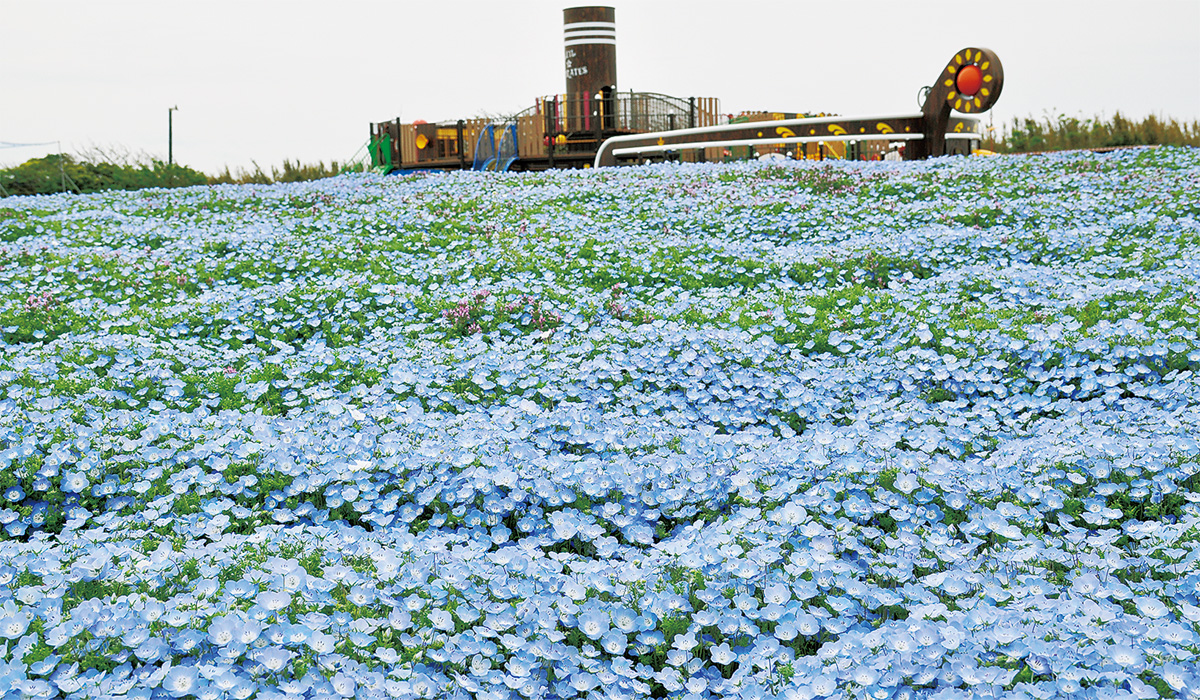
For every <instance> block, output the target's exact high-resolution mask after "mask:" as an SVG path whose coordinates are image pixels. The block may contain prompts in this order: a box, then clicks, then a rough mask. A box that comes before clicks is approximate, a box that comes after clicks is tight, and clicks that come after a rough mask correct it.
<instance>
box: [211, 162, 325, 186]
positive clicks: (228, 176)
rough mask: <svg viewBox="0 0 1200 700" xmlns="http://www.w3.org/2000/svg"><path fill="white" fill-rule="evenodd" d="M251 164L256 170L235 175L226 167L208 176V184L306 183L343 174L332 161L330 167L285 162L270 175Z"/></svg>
mask: <svg viewBox="0 0 1200 700" xmlns="http://www.w3.org/2000/svg"><path fill="white" fill-rule="evenodd" d="M250 162H251V163H252V164H253V165H254V170H245V169H242V168H239V169H238V170H237V172H236V173H233V172H230V170H229V166H225V170H224V171H223V172H221V173H220V174H218V175H209V176H208V184H210V185H220V184H227V185H228V184H232V185H267V184H270V183H272V182H304V181H307V180H320V179H321V178H325V177H333V176H334V175H337V174H339V173H341V172H342V169H341V167H340V166H339V165H338V162H337V161H336V160H335V161H330V163H329V167H326V166H325V162H324V161H317V162H316V163H301V162H300V161H296V162H294V163H293V162H292V161H290V160H284V161H283V167H282V168H276V167H275V166H271V172H270V174H267V173H266V172H264V171H263V169H262V168H261V167H260V166H259V164H258V163H257V162H255V161H250Z"/></svg>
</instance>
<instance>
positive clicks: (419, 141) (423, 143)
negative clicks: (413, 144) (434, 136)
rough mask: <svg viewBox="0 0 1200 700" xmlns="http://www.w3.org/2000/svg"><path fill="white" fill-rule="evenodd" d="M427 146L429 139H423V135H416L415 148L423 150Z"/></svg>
mask: <svg viewBox="0 0 1200 700" xmlns="http://www.w3.org/2000/svg"><path fill="white" fill-rule="evenodd" d="M428 145H429V139H428V138H426V137H425V134H417V148H425V147H426V146H428Z"/></svg>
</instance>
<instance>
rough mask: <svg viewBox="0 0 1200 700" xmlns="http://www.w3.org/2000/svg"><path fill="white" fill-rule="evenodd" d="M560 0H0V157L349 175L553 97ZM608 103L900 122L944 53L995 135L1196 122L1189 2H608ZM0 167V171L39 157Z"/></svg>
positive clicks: (1, 161) (558, 67)
mask: <svg viewBox="0 0 1200 700" xmlns="http://www.w3.org/2000/svg"><path fill="white" fill-rule="evenodd" d="M582 4H589V3H586V2H570V1H569V0H553V1H547V0H507V1H505V0H490V1H489V0H463V1H461V2H448V1H445V0H442V1H433V0H426V1H425V2H410V1H407V0H391V1H390V2H377V1H374V0H336V1H335V0H326V1H323V2H318V1H316V0H289V1H283V0H190V1H184V0H107V1H105V0H53V1H51V0H0V52H2V55H3V61H0V142H19V143H27V142H40V141H59V142H61V143H62V148H63V150H64V151H67V152H78V151H80V150H81V149H87V148H89V147H91V146H100V147H103V148H108V149H116V150H124V151H128V152H131V153H139V152H144V153H146V154H148V155H150V156H154V157H160V158H163V159H164V160H165V159H166V155H167V109H168V108H169V107H172V106H176V105H177V106H178V107H179V111H177V112H175V114H174V127H175V128H174V134H175V138H174V143H175V149H174V150H175V159H176V161H178V162H180V163H183V164H185V165H189V166H192V167H194V168H197V169H199V170H203V171H206V172H217V171H220V170H221V169H222V168H224V167H225V166H226V165H228V166H230V167H231V168H233V169H237V168H249V167H251V161H257V162H258V163H259V164H260V165H261V166H262V167H263V168H264V169H269V168H270V166H272V165H279V164H281V163H282V161H283V160H284V159H285V158H286V159H291V160H300V161H303V162H313V161H317V160H322V161H325V162H328V161H330V160H338V161H345V160H346V159H348V158H349V157H350V156H352V155H353V154H354V153H355V151H356V150H357V149H358V148H359V147H360V146H361V145H362V144H363V142H364V141H365V140H366V138H367V134H368V124H369V123H370V122H372V121H383V120H388V119H393V118H395V117H400V118H401V119H402V120H403V121H412V120H413V119H425V120H428V121H436V120H442V119H457V118H463V117H471V116H475V115H479V114H481V113H484V112H487V113H506V112H515V111H517V110H519V109H522V108H524V107H526V106H529V105H531V104H533V100H534V98H536V97H537V96H540V95H549V94H553V93H556V92H561V91H562V90H563V89H564V82H565V80H564V76H563V46H562V41H563V40H562V24H563V20H562V10H563V8H565V7H571V6H575V5H582ZM595 4H609V5H611V6H615V7H616V10H617V67H618V81H617V82H618V88H619V89H620V90H623V91H624V90H630V89H633V90H639V91H649V92H661V93H666V94H670V95H676V96H680V97H688V96H693V95H694V96H703V97H718V98H720V99H721V108H722V111H723V112H727V113H729V112H734V113H736V112H739V111H742V110H751V109H764V110H771V111H787V112H803V111H810V112H816V111H825V112H833V113H840V114H847V115H857V114H870V113H885V114H886V113H894V112H897V111H909V110H913V109H915V108H916V106H917V104H916V95H917V90H918V88H920V87H921V86H923V85H928V84H929V83H930V82H932V81H933V80H934V78H935V77H937V74H938V73H939V72H940V70H941V69H942V66H943V64H944V62H945V61H946V60H948V59H949V58H950V57H952V56H953V55H954V52H955V51H957V50H958V49H960V48H963V47H965V46H969V45H976V46H984V47H988V48H991V49H992V50H994V51H996V53H997V54H998V55H999V56H1000V59H1001V61H1002V62H1003V64H1004V71H1005V86H1004V93H1003V95H1002V97H1001V98H1000V100H999V102H998V104H997V106H996V108H995V109H994V110H993V118H994V119H995V122H996V123H997V124H999V123H1001V122H1004V123H1006V124H1007V123H1008V122H1010V121H1011V120H1012V118H1013V117H1014V116H1026V115H1034V116H1041V115H1042V114H1043V113H1044V112H1046V111H1050V112H1052V113H1065V114H1069V115H1082V116H1093V115H1096V114H1102V115H1104V116H1111V114H1112V113H1113V112H1114V111H1117V110H1120V111H1121V112H1122V113H1124V114H1126V115H1128V116H1131V117H1137V118H1140V117H1143V116H1145V115H1147V114H1150V113H1155V114H1159V115H1162V116H1168V117H1175V118H1177V119H1184V120H1188V121H1192V120H1197V119H1200V0H1139V1H1138V2H1136V3H1135V2H1128V1H1125V0H1122V1H1120V2H1116V1H1112V0H1086V1H1085V0H1078V1H1076V0H1038V1H1026V0H1018V1H1015V2H1014V1H1005V0H1000V1H998V2H963V1H961V0H960V1H958V2H944V1H941V0H923V1H920V2H901V1H898V0H896V1H881V0H861V1H858V2H837V1H835V0H825V1H824V2H813V1H804V2H801V1H799V0H790V1H766V0H763V1H756V0H726V1H724V2H712V1H709V0H639V1H637V2H633V1H622V0H617V1H615V2H610V3H595ZM55 150H56V149H55V147H54V146H51V147H48V148H47V147H40V148H36V147H35V148H0V165H13V164H16V163H20V162H23V161H25V160H27V159H29V158H32V157H36V156H41V155H45V154H46V153H50V152H54V151H55Z"/></svg>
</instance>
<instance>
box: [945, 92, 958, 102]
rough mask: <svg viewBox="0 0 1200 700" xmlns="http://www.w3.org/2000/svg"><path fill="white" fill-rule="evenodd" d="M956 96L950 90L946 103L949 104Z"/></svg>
mask: <svg viewBox="0 0 1200 700" xmlns="http://www.w3.org/2000/svg"><path fill="white" fill-rule="evenodd" d="M957 96H958V93H957V92H955V91H953V90H951V91H950V94H948V95H946V101H947V102H949V101H950V100H953V99H954V98H955V97H957Z"/></svg>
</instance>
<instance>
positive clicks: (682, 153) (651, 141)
mask: <svg viewBox="0 0 1200 700" xmlns="http://www.w3.org/2000/svg"><path fill="white" fill-rule="evenodd" d="M563 20H564V24H563V48H564V52H565V56H564V58H565V71H566V90H565V91H564V92H563V93H561V94H557V95H550V96H547V97H541V98H538V99H537V100H535V101H534V104H533V105H532V106H531V107H529V108H528V109H526V110H524V111H522V112H520V113H519V114H516V115H514V116H513V117H511V118H510V119H508V120H506V121H503V122H494V121H492V120H487V119H459V120H455V121H443V122H437V123H425V122H421V121H417V122H413V123H408V124H405V123H401V122H400V120H399V119H396V120H393V121H386V122H378V123H374V124H371V139H370V141H369V149H370V154H371V160H372V165H373V166H374V167H375V169H376V170H377V171H380V172H390V171H412V170H448V169H474V170H495V171H508V170H514V171H515V170H546V169H548V168H583V167H603V166H613V165H622V164H627V163H642V162H646V161H647V160H666V159H677V160H683V161H693V162H701V161H718V160H728V159H739V158H748V157H756V156H757V157H762V156H765V155H767V154H772V153H774V154H780V155H782V156H785V157H790V158H800V159H825V158H839V159H850V160H876V159H880V158H885V157H889V156H891V157H897V156H899V155H900V154H902V156H900V157H903V158H904V159H907V160H913V159H920V158H928V157H931V156H941V155H950V154H968V153H971V152H974V151H976V150H977V149H978V148H979V145H980V143H981V142H982V140H983V134H982V132H981V127H982V124H981V122H980V120H979V119H978V118H977V117H976V116H974V115H978V114H980V113H982V112H985V111H987V110H989V109H991V107H992V105H994V104H995V103H996V100H997V99H999V97H1000V92H1001V90H1002V89H1003V87H1004V69H1003V67H1002V66H1001V64H1000V60H999V58H997V57H996V54H995V53H993V52H992V51H990V50H988V49H985V48H978V47H971V48H965V49H962V50H960V51H958V52H956V53H955V54H954V56H953V57H952V58H951V59H950V60H949V61H947V62H946V65H945V67H944V68H943V69H942V71H941V74H940V75H938V78H937V80H936V81H935V82H934V83H933V85H932V86H930V87H928V88H927V89H925V90H924V104H923V106H922V109H921V111H919V112H911V113H897V114H879V115H867V116H853V117H843V116H829V115H824V114H821V115H809V114H798V113H784V112H754V113H744V114H741V115H738V116H727V115H723V114H721V113H720V103H719V101H718V100H717V99H715V98H712V97H684V98H681V97H671V96H669V95H663V94H659V93H651V92H620V91H619V90H618V89H617V25H616V11H615V10H614V8H611V7H596V6H593V7H573V8H568V9H566V10H564V11H563Z"/></svg>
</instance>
